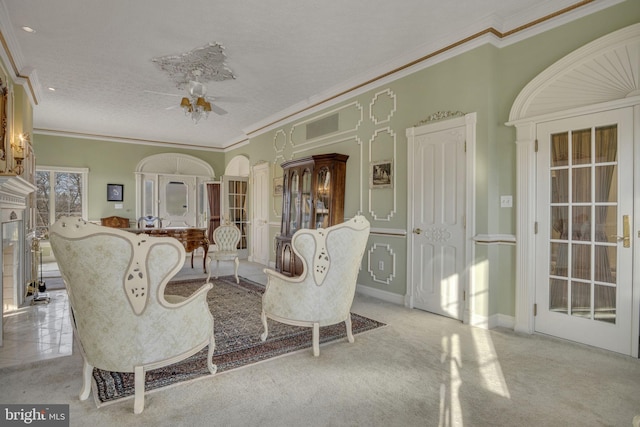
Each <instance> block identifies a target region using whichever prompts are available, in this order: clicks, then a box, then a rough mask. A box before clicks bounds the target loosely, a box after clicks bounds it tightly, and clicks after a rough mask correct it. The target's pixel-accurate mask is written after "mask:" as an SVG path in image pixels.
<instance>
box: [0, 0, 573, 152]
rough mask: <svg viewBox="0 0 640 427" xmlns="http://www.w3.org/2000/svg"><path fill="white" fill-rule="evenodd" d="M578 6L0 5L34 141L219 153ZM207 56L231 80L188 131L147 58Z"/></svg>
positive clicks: (32, 1)
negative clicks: (480, 40) (381, 80)
mask: <svg viewBox="0 0 640 427" xmlns="http://www.w3.org/2000/svg"><path fill="white" fill-rule="evenodd" d="M575 3H577V0H552V1H551V0H550V1H540V0H509V1H505V0H449V1H444V2H443V1H441V0H439V1H435V0H400V1H389V0H348V1H345V0H323V1H317V0H314V1H311V0H243V1H238V0H219V1H211V0H190V1H187V2H178V1H175V0H135V1H131V0H109V1H96V0H46V1H42V0H20V1H11V0H0V7H1V8H2V9H0V13H1V14H4V15H5V16H4V18H3V19H1V20H0V22H1V23H2V24H3V28H2V33H3V36H4V38H5V39H6V40H9V42H10V43H9V48H10V51H11V54H12V57H13V59H14V61H15V63H16V67H17V68H18V71H19V72H20V73H21V74H29V72H30V71H29V70H35V73H34V74H30V75H31V76H32V78H31V79H30V80H31V82H32V83H33V84H34V86H35V88H34V89H35V93H36V94H37V96H36V97H37V101H38V105H37V106H36V107H35V109H34V129H35V132H36V133H38V132H44V133H47V132H50V133H63V134H64V133H70V134H74V135H90V136H96V137H110V138H116V139H123V140H140V141H151V142H166V143H172V144H179V145H185V146H189V147H206V148H225V147H229V146H231V145H233V144H235V143H237V142H239V141H243V140H245V139H246V138H247V134H248V133H251V132H252V131H255V130H256V129H259V128H261V127H262V126H263V125H264V124H267V123H270V122H272V121H274V120H277V119H279V118H282V117H284V116H285V115H286V114H289V113H291V112H292V111H293V112H295V111H296V110H301V109H304V108H305V107H306V106H308V105H310V104H312V103H316V102H318V101H319V100H322V99H325V98H330V97H332V96H333V95H335V94H337V93H340V92H341V91H344V90H345V89H346V88H349V87H354V86H357V85H358V84H360V83H361V82H363V81H367V80H369V79H371V78H372V77H375V76H380V75H382V74H384V73H385V72H387V71H389V70H391V69H394V68H396V67H398V66H401V65H403V64H406V63H407V62H409V61H411V60H413V59H417V58H420V57H423V56H424V55H427V54H429V53H431V52H434V51H436V50H437V49H439V48H441V47H444V46H447V45H451V44H452V43H455V42H457V41H460V40H462V39H464V38H465V37H468V36H470V35H473V34H475V33H477V32H479V31H483V30H486V29H487V28H491V27H493V28H495V29H496V30H498V31H500V32H507V31H510V30H513V29H515V28H517V27H519V26H521V25H525V24H528V23H530V22H532V21H534V20H535V19H538V18H541V17H544V16H547V15H549V14H553V13H554V12H556V11H559V10H561V9H563V8H567V7H568V6H571V5H572V4H575ZM22 26H29V27H32V28H33V29H35V30H36V32H35V33H27V32H25V31H23V30H22V29H21V27H22ZM209 43H219V44H220V45H222V46H223V47H224V53H225V54H226V66H227V67H228V68H229V70H231V72H232V73H233V74H234V75H235V77H236V78H235V79H229V80H223V81H211V82H209V83H207V86H208V95H210V96H212V97H213V99H214V101H213V102H214V103H215V104H216V105H218V106H219V107H221V108H223V109H224V110H226V111H227V112H228V113H227V114H224V115H216V114H211V115H210V116H209V118H208V120H202V121H200V122H199V123H198V124H197V125H194V124H193V122H191V121H190V120H189V119H187V118H186V117H185V116H184V114H183V113H182V110H181V109H180V108H176V106H177V105H178V104H179V102H180V97H182V96H184V95H185V94H186V90H181V89H178V88H177V87H176V84H175V83H174V82H173V81H172V80H171V78H170V76H169V75H168V74H167V73H166V72H164V71H162V70H161V69H160V68H159V67H158V65H157V64H156V63H154V62H153V61H152V59H154V58H158V57H164V56H171V55H181V54H183V53H185V52H189V51H191V50H193V49H196V48H199V47H202V46H205V45H207V44H209ZM49 87H53V88H55V89H56V91H55V92H53V91H49V90H48V88H49ZM166 94H171V95H173V96H171V95H166ZM216 97H219V101H216V100H215V99H216Z"/></svg>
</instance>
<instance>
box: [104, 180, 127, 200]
mask: <svg viewBox="0 0 640 427" xmlns="http://www.w3.org/2000/svg"><path fill="white" fill-rule="evenodd" d="M123 197H124V185H122V184H107V202H121V201H123V200H124V199H123Z"/></svg>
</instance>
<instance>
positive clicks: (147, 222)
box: [138, 215, 162, 228]
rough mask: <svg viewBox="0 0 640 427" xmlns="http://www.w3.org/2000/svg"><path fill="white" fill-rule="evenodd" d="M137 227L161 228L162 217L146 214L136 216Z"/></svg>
mask: <svg viewBox="0 0 640 427" xmlns="http://www.w3.org/2000/svg"><path fill="white" fill-rule="evenodd" d="M138 228H162V218H158V217H157V216H153V215H147V216H141V217H140V218H138Z"/></svg>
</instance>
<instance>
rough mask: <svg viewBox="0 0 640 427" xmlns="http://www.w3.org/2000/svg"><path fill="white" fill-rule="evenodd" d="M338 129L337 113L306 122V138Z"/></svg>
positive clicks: (316, 136)
mask: <svg viewBox="0 0 640 427" xmlns="http://www.w3.org/2000/svg"><path fill="white" fill-rule="evenodd" d="M337 131H338V113H335V114H332V115H330V116H327V117H323V118H322V119H319V120H316V121H315V122H311V123H307V140H309V139H313V138H318V137H319V136H323V135H327V134H329V133H332V132H337Z"/></svg>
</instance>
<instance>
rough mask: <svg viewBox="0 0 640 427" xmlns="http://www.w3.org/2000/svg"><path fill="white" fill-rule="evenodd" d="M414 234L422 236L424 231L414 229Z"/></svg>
mask: <svg viewBox="0 0 640 427" xmlns="http://www.w3.org/2000/svg"><path fill="white" fill-rule="evenodd" d="M413 232H414V233H415V234H421V233H422V229H420V228H414V229H413Z"/></svg>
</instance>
